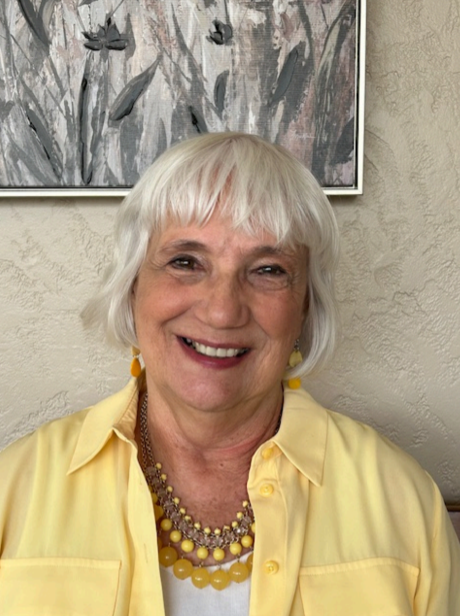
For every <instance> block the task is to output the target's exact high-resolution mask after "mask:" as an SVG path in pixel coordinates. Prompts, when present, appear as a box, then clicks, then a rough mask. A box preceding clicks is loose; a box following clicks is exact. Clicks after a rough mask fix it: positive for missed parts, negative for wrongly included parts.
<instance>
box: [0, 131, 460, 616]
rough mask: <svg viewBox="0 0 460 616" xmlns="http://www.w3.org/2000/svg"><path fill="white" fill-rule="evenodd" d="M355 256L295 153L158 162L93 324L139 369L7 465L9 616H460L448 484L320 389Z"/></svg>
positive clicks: (208, 145) (126, 222)
mask: <svg viewBox="0 0 460 616" xmlns="http://www.w3.org/2000/svg"><path fill="white" fill-rule="evenodd" d="M336 260H337V229H336V223H335V220H334V216H333V214H332V211H331V208H330V206H329V204H328V202H327V199H326V198H325V197H324V195H323V192H322V190H321V189H320V188H319V186H318V185H317V184H316V182H315V181H314V179H313V178H312V176H311V175H310V173H309V172H308V171H306V170H305V169H304V168H303V167H302V165H300V163H299V162H297V161H296V160H295V159H294V158H293V157H292V156H291V155H290V154H288V153H287V152H286V151H285V150H283V149H282V148H280V147H277V146H273V145H270V144H268V143H266V142H264V141H263V140H261V139H260V138H258V137H255V136H248V135H242V134H234V133H226V134H212V135H205V136H201V137H198V138H197V139H194V140H190V141H186V142H184V143H182V144H180V145H177V146H176V147H174V148H172V149H171V150H169V151H168V152H166V153H165V154H163V155H162V156H161V157H160V158H159V159H158V160H157V161H156V163H155V164H154V165H153V166H152V167H151V168H150V169H149V170H148V171H147V173H146V174H145V175H144V177H143V179H142V180H141V181H140V182H139V184H138V185H137V186H136V187H135V188H134V189H133V191H132V192H131V194H130V195H129V197H128V198H127V199H126V201H125V203H124V205H123V207H122V208H121V210H120V215H119V218H118V226H117V231H116V244H115V254H114V259H113V263H112V265H111V266H110V268H109V270H108V272H107V274H106V276H105V279H104V282H103V285H102V288H101V290H100V292H99V293H98V295H97V296H96V297H95V298H94V300H93V301H92V302H91V303H90V305H89V306H88V307H87V309H86V311H85V314H84V317H85V319H86V321H87V322H89V323H92V324H93V325H94V324H98V325H100V326H102V328H103V329H104V331H105V333H106V336H107V337H108V339H109V340H112V341H116V342H119V343H122V344H125V345H129V344H131V345H133V346H135V347H137V349H136V348H135V349H134V354H135V357H134V360H133V364H132V371H133V375H134V378H133V380H132V381H131V382H130V383H129V384H128V385H127V387H125V389H123V390H122V391H121V392H119V393H118V394H115V395H114V396H112V397H111V398H109V399H107V400H104V401H102V402H100V403H99V404H97V405H96V406H95V407H93V408H90V409H86V410H84V411H82V412H80V413H77V414H75V415H73V416H70V417H66V418H64V419H61V420H59V421H55V422H52V423H51V424H49V425H47V426H44V427H42V428H40V429H39V430H38V431H37V432H36V433H35V434H33V435H31V436H28V437H26V438H24V439H22V440H20V441H19V442H17V443H16V444H14V445H13V446H11V447H10V448H9V449H7V450H6V451H5V452H3V453H2V454H1V456H0V470H1V474H2V478H5V479H3V480H2V485H1V487H0V527H1V528H2V529H3V533H2V538H1V543H0V545H1V556H2V560H1V561H0V613H1V614H2V615H5V616H7V615H10V614H29V613H33V614H34V615H37V614H60V615H63V614H85V616H87V615H88V614H114V615H116V616H121V615H122V614H123V615H124V614H130V615H136V616H143V615H144V614H145V615H146V616H147V614H148V615H152V614H153V615H155V616H156V615H163V614H167V615H168V616H169V615H176V614H178V615H179V614H199V615H200V616H201V615H207V614H219V615H220V614H222V615H227V614H238V615H240V614H251V615H256V614H257V615H262V614H264V615H265V614H266V615H276V616H280V615H282V614H286V615H292V616H300V615H303V614H308V615H309V614H312V615H315V616H320V615H329V614H337V613H340V614H342V615H353V616H364V615H366V616H372V615H375V616H377V615H383V614H385V615H386V614H404V615H416V616H422V615H423V616H453V615H454V614H459V613H460V596H459V590H458V589H459V582H460V549H459V545H458V542H457V540H456V537H455V535H454V532H453V529H452V527H451V526H450V523H449V520H448V517H447V514H446V511H445V509H444V506H443V502H442V499H441V496H440V494H439V491H438V490H437V488H436V486H435V485H434V483H433V481H432V480H431V478H430V477H428V476H427V475H426V474H425V473H424V471H422V470H421V469H420V467H419V466H418V465H417V464H416V462H415V461H414V460H412V459H411V458H410V457H409V456H407V455H406V454H404V453H402V452H401V451H400V450H399V449H397V448H396V447H395V446H393V445H392V444H390V443H389V442H388V441H386V440H385V439H383V438H382V437H380V436H378V435H377V434H376V433H375V432H374V431H373V430H372V429H371V428H369V427H367V426H364V425H362V424H359V423H357V422H354V421H352V420H351V419H348V418H346V417H342V416H340V415H338V414H336V413H332V412H330V411H327V410H325V409H323V408H322V407H321V406H319V405H318V404H316V403H315V402H314V401H313V400H312V399H311V398H310V396H309V395H308V394H307V393H306V392H304V391H303V390H302V389H300V388H299V385H300V382H299V379H298V377H299V376H301V375H304V374H307V373H311V372H312V371H313V370H315V369H318V367H319V366H321V365H322V364H323V363H324V362H325V361H326V360H327V358H328V357H329V356H330V354H331V352H332V349H333V347H334V342H335V305H334V301H333V289H332V276H333V271H334V267H335V264H336ZM139 351H140V354H141V355H142V359H143V363H144V365H145V370H142V371H141V370H140V364H139V360H138V355H139V353H138V352H139ZM408 514H410V515H408ZM251 570H252V574H251ZM218 591H220V592H218Z"/></svg>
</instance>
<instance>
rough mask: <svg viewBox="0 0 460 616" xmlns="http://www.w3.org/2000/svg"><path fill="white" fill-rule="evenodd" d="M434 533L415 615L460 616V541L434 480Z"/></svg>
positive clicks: (424, 568)
mask: <svg viewBox="0 0 460 616" xmlns="http://www.w3.org/2000/svg"><path fill="white" fill-rule="evenodd" d="M433 490H434V499H433V502H434V511H433V514H432V520H433V523H432V525H431V528H432V532H431V535H430V536H428V537H427V539H428V542H427V546H426V551H425V554H424V559H423V560H424V562H423V561H422V562H421V566H420V577H419V584H418V588H417V592H416V596H415V605H414V608H415V609H414V614H415V616H460V543H459V541H458V538H457V535H456V534H455V531H454V528H453V526H452V523H451V521H450V518H449V514H448V512H447V510H446V507H445V505H444V501H443V499H442V496H441V494H440V492H439V489H438V487H437V486H436V484H435V483H434V482H433Z"/></svg>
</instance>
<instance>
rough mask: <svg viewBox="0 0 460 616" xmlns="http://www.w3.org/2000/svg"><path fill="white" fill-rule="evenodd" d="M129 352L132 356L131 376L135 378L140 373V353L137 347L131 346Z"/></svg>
mask: <svg viewBox="0 0 460 616" xmlns="http://www.w3.org/2000/svg"><path fill="white" fill-rule="evenodd" d="M131 352H132V354H133V358H132V360H131V376H134V377H135V378H137V377H138V376H140V374H141V372H142V368H141V362H140V361H139V355H140V354H141V351H140V349H138V348H137V347H135V346H133V347H131Z"/></svg>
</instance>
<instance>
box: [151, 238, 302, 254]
mask: <svg viewBox="0 0 460 616" xmlns="http://www.w3.org/2000/svg"><path fill="white" fill-rule="evenodd" d="M175 250H184V251H187V250H190V251H194V250H198V251H204V252H209V249H208V247H207V246H206V244H203V243H202V242H199V241H197V240H176V241H173V242H171V243H168V244H166V245H165V246H162V247H161V248H160V251H161V252H170V251H175ZM249 255H250V256H252V257H259V256H265V255H266V256H273V257H281V256H285V257H290V256H293V252H292V251H291V250H286V249H283V248H282V247H280V246H272V245H270V244H262V245H261V246H255V247H254V248H253V249H252V250H250V251H249Z"/></svg>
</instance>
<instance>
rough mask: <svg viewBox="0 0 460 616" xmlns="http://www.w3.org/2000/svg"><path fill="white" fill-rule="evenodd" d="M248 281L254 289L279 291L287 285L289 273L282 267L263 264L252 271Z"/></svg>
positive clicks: (275, 264)
mask: <svg viewBox="0 0 460 616" xmlns="http://www.w3.org/2000/svg"><path fill="white" fill-rule="evenodd" d="M250 279H251V282H252V284H253V285H254V287H256V288H259V289H267V290H270V289H280V288H283V287H285V286H287V285H288V284H289V273H288V272H287V270H286V268H284V267H283V266H282V265H279V264H277V263H264V264H262V265H257V266H256V267H254V268H253V269H252V271H251V273H250Z"/></svg>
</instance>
